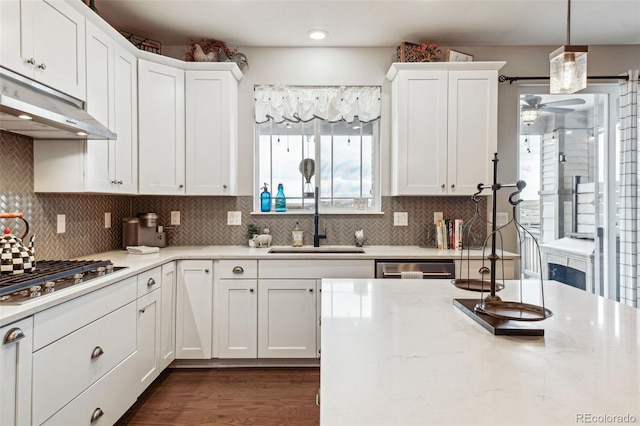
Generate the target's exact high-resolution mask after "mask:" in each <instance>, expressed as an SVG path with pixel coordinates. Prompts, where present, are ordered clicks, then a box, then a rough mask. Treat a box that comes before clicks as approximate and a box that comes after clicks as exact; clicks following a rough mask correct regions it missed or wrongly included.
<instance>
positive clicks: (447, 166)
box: [387, 62, 504, 195]
mask: <svg viewBox="0 0 640 426" xmlns="http://www.w3.org/2000/svg"><path fill="white" fill-rule="evenodd" d="M503 65H504V62H464V63H451V62H435V63H395V64H393V65H392V66H391V69H390V70H389V72H388V73H387V78H388V79H389V80H391V82H392V86H391V113H392V122H391V127H392V128H391V131H392V151H391V155H392V159H391V170H392V176H391V191H392V195H471V194H474V193H475V192H476V191H477V189H476V188H477V185H478V184H479V183H489V181H490V177H491V170H492V168H491V164H492V163H491V159H492V158H493V153H494V152H496V150H497V115H498V70H499V69H500V68H501V67H502V66H503Z"/></svg>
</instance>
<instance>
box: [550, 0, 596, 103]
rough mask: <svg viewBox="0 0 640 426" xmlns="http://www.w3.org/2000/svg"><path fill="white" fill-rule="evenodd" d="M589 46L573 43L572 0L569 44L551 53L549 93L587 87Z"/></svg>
mask: <svg viewBox="0 0 640 426" xmlns="http://www.w3.org/2000/svg"><path fill="white" fill-rule="evenodd" d="M588 50H589V49H588V47H587V46H572V45H571V0H568V8H567V44H566V45H565V46H562V47H560V48H559V49H556V50H554V51H553V52H551V54H549V78H550V87H549V93H575V92H577V91H578V90H582V89H584V88H585V87H587V51H588Z"/></svg>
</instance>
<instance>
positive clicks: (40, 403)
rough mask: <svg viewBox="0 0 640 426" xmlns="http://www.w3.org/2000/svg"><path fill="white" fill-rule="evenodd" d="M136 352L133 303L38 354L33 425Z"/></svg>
mask: <svg viewBox="0 0 640 426" xmlns="http://www.w3.org/2000/svg"><path fill="white" fill-rule="evenodd" d="M135 350H136V302H131V303H129V304H128V305H125V306H123V307H121V308H120V309H118V310H116V311H114V312H112V313H110V314H109V315H106V316H104V317H102V318H100V319H99V320H96V321H94V322H92V323H91V324H89V325H87V326H85V327H82V328H81V329H79V330H78V331H76V332H74V333H71V334H69V335H68V336H66V337H64V338H62V339H60V340H58V341H56V342H54V343H52V344H50V345H49V346H47V347H45V348H43V349H41V350H39V351H37V352H35V353H34V354H33V401H32V403H33V405H32V406H33V422H34V423H35V424H41V423H42V422H44V421H45V420H46V419H48V418H49V417H50V416H51V415H52V414H54V413H55V412H57V411H58V410H59V409H60V408H62V407H63V406H65V405H66V404H67V403H68V402H69V401H71V400H72V399H74V398H75V397H76V396H78V395H79V394H80V393H81V392H82V391H84V390H85V389H87V388H88V387H89V386H91V385H92V384H93V383H94V382H95V381H96V380H98V379H99V378H100V377H102V376H103V375H104V374H105V373H107V372H108V371H109V370H111V369H112V368H114V367H115V366H116V365H118V364H119V363H120V362H122V361H123V360H124V359H125V358H127V357H128V356H129V355H131V354H132V353H134V352H135ZM132 387H133V386H132Z"/></svg>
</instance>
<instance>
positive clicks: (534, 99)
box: [521, 95, 542, 106]
mask: <svg viewBox="0 0 640 426" xmlns="http://www.w3.org/2000/svg"><path fill="white" fill-rule="evenodd" d="M541 100H542V98H541V97H540V96H534V95H526V96H523V97H522V98H521V101H523V102H524V103H526V104H527V105H530V106H535V105H537V104H539V103H540V101H541Z"/></svg>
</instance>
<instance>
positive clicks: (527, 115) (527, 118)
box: [520, 109, 539, 126]
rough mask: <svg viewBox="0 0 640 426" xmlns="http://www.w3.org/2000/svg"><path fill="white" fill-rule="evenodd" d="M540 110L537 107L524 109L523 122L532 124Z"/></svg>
mask: <svg viewBox="0 0 640 426" xmlns="http://www.w3.org/2000/svg"><path fill="white" fill-rule="evenodd" d="M538 115H539V113H538V110H535V109H523V110H522V112H521V113H520V118H522V123H523V124H525V125H527V126H531V125H532V124H533V123H534V121H536V118H538Z"/></svg>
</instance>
